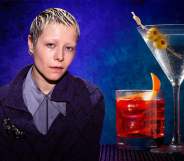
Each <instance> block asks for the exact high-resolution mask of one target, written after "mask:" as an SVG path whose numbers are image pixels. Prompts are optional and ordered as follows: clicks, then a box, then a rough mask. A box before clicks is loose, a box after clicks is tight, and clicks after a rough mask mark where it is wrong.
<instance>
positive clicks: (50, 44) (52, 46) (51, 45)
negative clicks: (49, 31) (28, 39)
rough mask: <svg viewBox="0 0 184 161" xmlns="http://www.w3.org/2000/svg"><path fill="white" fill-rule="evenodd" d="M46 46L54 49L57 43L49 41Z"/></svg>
mask: <svg viewBox="0 0 184 161" xmlns="http://www.w3.org/2000/svg"><path fill="white" fill-rule="evenodd" d="M46 46H47V47H48V48H50V49H53V48H55V46H56V45H55V44H54V43H47V44H46Z"/></svg>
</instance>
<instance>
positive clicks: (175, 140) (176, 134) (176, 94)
mask: <svg viewBox="0 0 184 161" xmlns="http://www.w3.org/2000/svg"><path fill="white" fill-rule="evenodd" d="M172 87H173V99H174V130H173V136H172V141H171V144H172V145H179V144H181V134H180V84H173V85H172Z"/></svg>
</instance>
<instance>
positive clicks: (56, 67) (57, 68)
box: [50, 66, 64, 73]
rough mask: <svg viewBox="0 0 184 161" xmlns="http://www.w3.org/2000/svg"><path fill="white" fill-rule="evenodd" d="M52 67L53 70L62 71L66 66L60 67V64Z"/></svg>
mask: <svg viewBox="0 0 184 161" xmlns="http://www.w3.org/2000/svg"><path fill="white" fill-rule="evenodd" d="M50 69H51V70H52V71H53V72H56V73H58V72H61V71H62V70H63V69H64V68H63V67H58V66H55V67H50Z"/></svg>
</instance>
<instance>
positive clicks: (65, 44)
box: [28, 23, 77, 81]
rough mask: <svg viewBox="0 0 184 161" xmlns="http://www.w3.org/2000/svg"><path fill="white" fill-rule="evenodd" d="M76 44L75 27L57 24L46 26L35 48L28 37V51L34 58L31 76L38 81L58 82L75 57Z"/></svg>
mask: <svg viewBox="0 0 184 161" xmlns="http://www.w3.org/2000/svg"><path fill="white" fill-rule="evenodd" d="M76 43H77V34H76V29H75V27H73V26H71V27H67V26H64V25H63V24H58V23H50V24H48V25H46V26H45V28H44V29H43V32H42V34H41V35H40V36H39V38H38V40H37V42H36V44H35V46H33V43H32V41H31V37H30V36H29V37H28V45H29V50H30V51H31V52H32V53H33V58H34V67H33V75H35V76H36V78H38V79H39V78H40V77H41V78H44V79H46V80H49V81H57V80H59V79H60V78H61V77H62V76H63V74H64V73H65V72H66V70H67V69H68V67H69V65H70V64H71V62H72V60H73V58H74V56H75V49H76Z"/></svg>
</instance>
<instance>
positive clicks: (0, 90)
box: [0, 84, 9, 101]
mask: <svg viewBox="0 0 184 161" xmlns="http://www.w3.org/2000/svg"><path fill="white" fill-rule="evenodd" d="M8 90H9V84H7V85H4V86H1V87H0V101H2V100H3V99H4V98H5V97H6V96H7V94H8Z"/></svg>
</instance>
